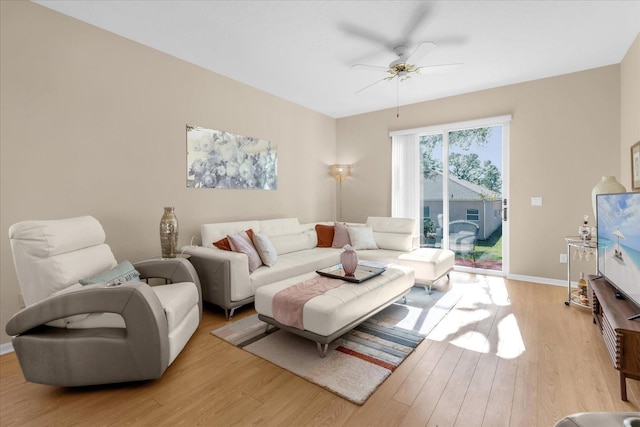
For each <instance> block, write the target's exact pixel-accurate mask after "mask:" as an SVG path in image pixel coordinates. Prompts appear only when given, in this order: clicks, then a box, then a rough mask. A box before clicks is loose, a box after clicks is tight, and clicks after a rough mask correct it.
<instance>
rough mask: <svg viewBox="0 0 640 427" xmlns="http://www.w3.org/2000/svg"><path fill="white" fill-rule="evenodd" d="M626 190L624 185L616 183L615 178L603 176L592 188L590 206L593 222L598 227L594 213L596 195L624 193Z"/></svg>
mask: <svg viewBox="0 0 640 427" xmlns="http://www.w3.org/2000/svg"><path fill="white" fill-rule="evenodd" d="M626 191H627V189H626V188H624V185H622V184H620V183H619V182H618V181H616V177H615V176H603V177H602V180H601V181H600V182H599V183H597V184H596V186H595V187H593V190H591V204H592V207H593V220H594V221H595V223H596V225H598V218H597V216H596V215H597V213H596V196H597V195H598V194H610V193H624V192H626Z"/></svg>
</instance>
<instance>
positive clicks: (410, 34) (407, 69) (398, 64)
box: [342, 3, 462, 104]
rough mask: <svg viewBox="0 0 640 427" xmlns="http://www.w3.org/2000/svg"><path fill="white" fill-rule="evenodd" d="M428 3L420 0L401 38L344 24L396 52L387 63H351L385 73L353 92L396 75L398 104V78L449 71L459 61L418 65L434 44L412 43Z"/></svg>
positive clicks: (351, 30) (362, 36)
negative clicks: (381, 64)
mask: <svg viewBox="0 0 640 427" xmlns="http://www.w3.org/2000/svg"><path fill="white" fill-rule="evenodd" d="M430 9H431V6H430V5H429V4H426V3H423V4H421V5H420V6H419V7H418V9H417V10H415V12H414V13H412V15H411V19H410V20H409V22H408V25H407V26H406V27H405V30H404V31H403V32H402V34H403V37H402V38H400V39H395V40H392V39H390V38H388V37H386V36H384V35H381V34H379V33H377V32H374V31H371V30H369V29H366V28H362V27H359V26H355V25H353V24H343V25H342V28H343V30H344V31H345V32H346V33H347V34H350V35H353V36H356V37H358V38H360V39H364V40H367V41H369V42H373V43H374V44H376V45H378V46H380V45H382V46H384V48H385V50H392V51H393V53H394V54H395V55H396V57H397V58H396V59H394V60H393V61H391V63H390V64H389V65H388V66H380V65H368V64H355V65H352V67H351V68H352V69H363V70H371V71H377V72H382V73H385V74H386V75H385V76H384V77H382V78H380V79H379V80H377V81H375V82H373V83H371V84H369V85H367V86H365V87H363V88H362V89H359V90H357V91H356V92H355V93H356V94H357V93H360V92H362V91H364V90H366V89H368V88H370V87H372V86H375V85H376V84H378V83H380V82H382V81H385V80H387V81H391V80H393V79H396V85H397V90H396V93H397V97H398V100H397V104H399V96H400V95H399V92H400V82H401V81H404V80H406V79H408V78H410V77H413V76H416V75H421V74H433V73H442V72H447V71H452V70H454V69H456V68H458V67H460V66H461V65H462V64H460V63H456V64H441V65H418V64H419V62H420V61H421V60H422V58H423V57H424V56H425V55H426V54H427V53H428V52H429V51H431V50H432V49H434V48H435V47H436V46H437V45H436V43H434V42H432V41H422V42H419V43H413V42H412V40H414V35H415V33H416V32H417V31H418V29H419V28H421V27H422V26H423V24H424V21H425V20H426V19H427V16H428V15H429V12H430ZM459 41H460V40H459V39H449V40H445V41H444V42H445V43H458V42H459Z"/></svg>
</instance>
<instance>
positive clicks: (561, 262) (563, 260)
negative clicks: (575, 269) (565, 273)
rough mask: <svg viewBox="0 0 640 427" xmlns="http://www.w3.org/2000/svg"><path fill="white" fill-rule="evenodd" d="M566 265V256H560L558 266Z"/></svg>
mask: <svg viewBox="0 0 640 427" xmlns="http://www.w3.org/2000/svg"><path fill="white" fill-rule="evenodd" d="M566 263H567V254H560V264H566Z"/></svg>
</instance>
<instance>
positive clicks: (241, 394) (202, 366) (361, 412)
mask: <svg viewBox="0 0 640 427" xmlns="http://www.w3.org/2000/svg"><path fill="white" fill-rule="evenodd" d="M442 286H443V287H453V288H454V289H455V290H457V291H461V292H463V293H464V296H463V297H462V299H461V300H460V302H459V303H458V304H457V305H456V306H455V308H454V309H453V310H452V311H451V312H450V313H449V315H447V316H446V317H445V319H444V320H443V321H442V322H440V324H439V325H438V326H437V327H436V329H434V331H433V332H432V333H431V334H430V335H429V337H428V338H427V339H426V340H425V341H423V342H422V344H421V345H420V346H419V347H418V348H417V350H416V351H415V352H414V353H413V354H411V355H410V356H409V357H408V358H407V360H405V361H404V362H403V363H402V364H401V365H400V366H399V367H398V369H396V371H395V372H394V373H393V374H392V375H391V376H390V377H389V378H388V379H387V380H386V381H385V382H384V383H383V384H382V385H381V386H380V388H378V390H377V391H376V392H375V393H374V394H373V395H372V396H371V397H370V398H369V400H368V401H367V402H366V403H365V404H364V405H362V406H358V405H355V404H353V403H350V402H348V401H346V400H344V399H341V398H340V397H337V396H335V395H334V394H332V393H331V392H329V391H327V390H324V389H323V388H321V387H318V386H316V385H314V384H311V383H309V382H307V381H305V380H303V379H301V378H299V377H297V376H295V375H293V374H291V373H289V372H287V371H285V370H283V369H281V368H279V367H277V366H274V365H272V364H270V363H269V362H266V361H264V360H262V359H260V358H258V357H256V356H253V355H251V354H249V353H247V352H245V351H243V350H240V349H237V348H235V347H233V346H231V345H229V344H227V343H226V342H224V341H222V340H220V339H218V338H216V337H213V336H212V335H210V333H209V332H210V331H211V330H213V329H215V328H217V327H220V326H222V325H224V324H225V322H226V321H225V319H224V316H223V315H222V312H221V311H220V310H218V309H216V308H215V307H206V309H205V314H204V316H203V319H202V323H201V324H200V327H199V329H198V331H197V332H196V334H195V335H194V336H193V338H192V339H191V341H190V342H189V343H188V344H187V346H186V348H185V349H184V350H183V352H182V353H181V354H180V355H179V356H178V358H177V359H176V361H175V362H174V363H173V365H172V366H170V367H169V368H168V370H167V371H166V372H165V374H164V375H163V377H162V378H160V379H159V380H156V381H150V382H144V383H135V384H126V385H111V386H101V387H89V388H82V389H65V388H57V387H49V386H43V385H38V384H30V383H26V382H25V381H24V379H23V377H22V374H21V372H20V368H19V366H18V363H17V360H16V357H15V355H14V354H13V353H11V354H7V355H4V356H1V357H0V425H2V426H4V427H6V426H12V425H19V426H26V425H52V426H67V425H90V426H97V425H154V426H155V425H189V426H191V425H208V426H230V425H241V426H244V425H268V426H319V425H323V426H440V427H445V426H465V427H470V426H490V427H496V426H552V425H553V424H554V423H555V421H556V420H558V419H560V418H562V417H563V416H565V415H568V414H571V413H575V412H584V411H640V382H638V381H634V380H627V383H628V395H629V402H623V401H622V400H620V394H619V383H618V371H616V370H615V369H613V367H612V365H611V362H610V360H609V355H608V354H607V352H606V350H605V347H604V344H603V341H602V338H601V337H600V335H599V333H598V331H597V327H596V326H595V325H594V324H593V323H592V319H591V316H590V313H589V311H588V310H585V309H582V308H580V307H575V306H572V307H566V306H565V305H564V304H563V301H564V299H565V296H566V289H565V288H562V287H556V286H547V285H540V284H533V283H527V282H519V281H513V280H505V279H501V278H497V277H488V276H486V277H485V276H476V275H469V274H463V273H454V274H453V275H452V280H451V283H447V281H446V280H445V281H444V283H443V284H442ZM253 312H254V311H253V309H252V308H245V309H243V310H241V311H240V312H239V313H238V314H237V315H236V318H241V317H244V316H247V315H250V314H252V313H253Z"/></svg>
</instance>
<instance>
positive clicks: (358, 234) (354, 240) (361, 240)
mask: <svg viewBox="0 0 640 427" xmlns="http://www.w3.org/2000/svg"><path fill="white" fill-rule="evenodd" d="M347 231H348V232H349V240H351V246H353V249H356V250H366V249H378V246H377V245H376V241H375V239H374V237H373V229H372V228H371V227H347Z"/></svg>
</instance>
